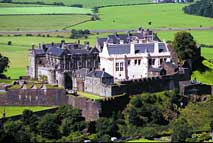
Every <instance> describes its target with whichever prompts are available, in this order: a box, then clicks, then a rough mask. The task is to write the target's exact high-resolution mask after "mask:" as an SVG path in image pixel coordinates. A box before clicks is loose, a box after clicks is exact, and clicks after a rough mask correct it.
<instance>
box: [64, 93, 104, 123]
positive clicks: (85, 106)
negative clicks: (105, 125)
mask: <svg viewBox="0 0 213 143" xmlns="http://www.w3.org/2000/svg"><path fill="white" fill-rule="evenodd" d="M67 104H69V105H72V106H73V107H75V108H79V109H80V110H81V114H82V116H83V117H85V119H86V120H87V121H94V120H97V119H98V118H99V116H100V113H101V104H100V102H97V101H93V100H88V99H86V98H81V97H75V96H68V102H67Z"/></svg>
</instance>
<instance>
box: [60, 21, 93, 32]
mask: <svg viewBox="0 0 213 143" xmlns="http://www.w3.org/2000/svg"><path fill="white" fill-rule="evenodd" d="M89 21H92V20H84V21H82V22H79V23H76V24H73V25H70V26H67V27H64V28H62V30H66V29H67V28H71V27H73V26H77V25H80V24H83V23H87V22H89Z"/></svg>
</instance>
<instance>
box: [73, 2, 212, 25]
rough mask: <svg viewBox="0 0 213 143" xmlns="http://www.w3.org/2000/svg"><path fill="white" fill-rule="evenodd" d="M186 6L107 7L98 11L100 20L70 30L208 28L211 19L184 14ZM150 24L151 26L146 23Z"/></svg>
mask: <svg viewBox="0 0 213 143" xmlns="http://www.w3.org/2000/svg"><path fill="white" fill-rule="evenodd" d="M184 6H186V4H150V5H135V6H119V7H107V8H102V9H100V10H99V15H100V19H101V20H98V21H91V22H87V23H84V24H81V25H77V26H74V27H72V28H79V29H136V28H138V27H141V26H143V27H146V28H150V29H151V28H166V27H199V26H200V25H202V26H203V27H210V26H212V25H213V24H212V23H213V19H212V18H206V17H201V16H193V15H187V14H184V12H183V11H182V8H183V7H184ZM149 22H152V24H151V25H149V24H148V23H149Z"/></svg>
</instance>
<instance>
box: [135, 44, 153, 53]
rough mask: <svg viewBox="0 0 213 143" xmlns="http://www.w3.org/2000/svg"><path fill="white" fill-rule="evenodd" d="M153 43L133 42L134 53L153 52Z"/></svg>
mask: <svg viewBox="0 0 213 143" xmlns="http://www.w3.org/2000/svg"><path fill="white" fill-rule="evenodd" d="M154 48H155V45H154V43H148V44H135V53H145V52H148V53H154Z"/></svg>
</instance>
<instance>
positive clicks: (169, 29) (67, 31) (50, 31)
mask: <svg viewBox="0 0 213 143" xmlns="http://www.w3.org/2000/svg"><path fill="white" fill-rule="evenodd" d="M152 30H153V31H154V32H159V31H186V30H193V31H204V30H211V31H213V27H194V28H153V29H152ZM128 31H130V32H134V31H136V30H135V29H133V30H90V32H91V33H115V32H128ZM70 32H71V30H31V31H0V35H8V34H42V33H46V34H48V33H70Z"/></svg>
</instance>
